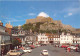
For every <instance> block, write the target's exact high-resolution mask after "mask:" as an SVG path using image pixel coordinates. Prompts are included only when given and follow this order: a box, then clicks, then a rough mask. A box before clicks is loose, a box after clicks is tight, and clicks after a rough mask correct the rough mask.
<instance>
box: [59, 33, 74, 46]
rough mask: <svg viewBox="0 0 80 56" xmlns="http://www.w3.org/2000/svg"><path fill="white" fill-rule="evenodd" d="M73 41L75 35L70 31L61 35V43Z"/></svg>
mask: <svg viewBox="0 0 80 56" xmlns="http://www.w3.org/2000/svg"><path fill="white" fill-rule="evenodd" d="M72 43H73V36H72V35H70V34H69V33H67V34H64V33H62V34H61V35H60V44H72Z"/></svg>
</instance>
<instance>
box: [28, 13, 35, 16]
mask: <svg viewBox="0 0 80 56" xmlns="http://www.w3.org/2000/svg"><path fill="white" fill-rule="evenodd" d="M28 15H29V16H34V15H36V14H35V13H29V14H28Z"/></svg>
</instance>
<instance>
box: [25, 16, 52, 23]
mask: <svg viewBox="0 0 80 56" xmlns="http://www.w3.org/2000/svg"><path fill="white" fill-rule="evenodd" d="M37 22H53V19H52V18H50V17H48V18H44V17H37V18H36V19H27V20H26V24H29V23H31V24H33V23H37Z"/></svg>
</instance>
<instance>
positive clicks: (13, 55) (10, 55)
mask: <svg viewBox="0 0 80 56" xmlns="http://www.w3.org/2000/svg"><path fill="white" fill-rule="evenodd" d="M19 55H21V52H17V50H10V51H9V52H8V53H7V56H19Z"/></svg>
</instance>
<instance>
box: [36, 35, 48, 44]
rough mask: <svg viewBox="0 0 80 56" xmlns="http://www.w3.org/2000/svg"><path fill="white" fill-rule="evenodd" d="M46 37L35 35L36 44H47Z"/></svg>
mask: <svg viewBox="0 0 80 56" xmlns="http://www.w3.org/2000/svg"><path fill="white" fill-rule="evenodd" d="M48 43H49V42H48V36H46V35H45V34H38V35H37V44H48Z"/></svg>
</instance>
